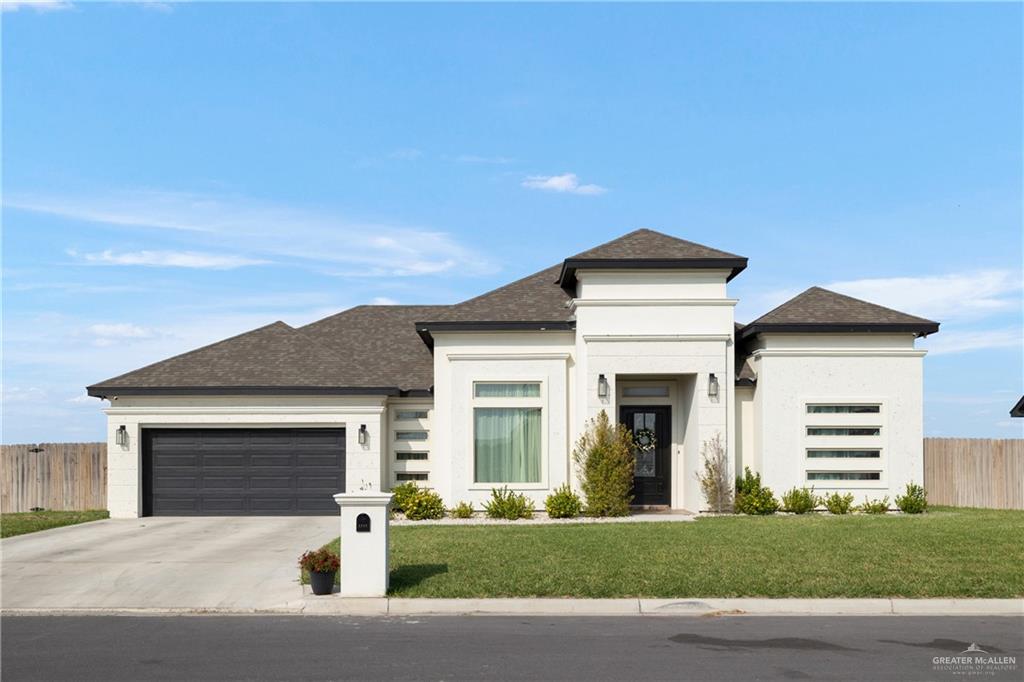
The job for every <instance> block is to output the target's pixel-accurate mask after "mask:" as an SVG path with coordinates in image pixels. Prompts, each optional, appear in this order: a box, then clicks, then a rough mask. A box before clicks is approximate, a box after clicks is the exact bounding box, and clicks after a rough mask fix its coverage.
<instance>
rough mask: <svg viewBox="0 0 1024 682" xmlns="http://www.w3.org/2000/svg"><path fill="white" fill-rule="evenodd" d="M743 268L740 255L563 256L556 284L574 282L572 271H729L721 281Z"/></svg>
mask: <svg viewBox="0 0 1024 682" xmlns="http://www.w3.org/2000/svg"><path fill="white" fill-rule="evenodd" d="M746 267H747V259H746V258H743V257H741V256H737V257H729V258H566V259H565V260H564V261H563V262H562V270H561V272H560V273H559V275H558V280H557V284H558V285H559V286H561V287H562V288H563V289H571V288H572V287H574V286H575V285H576V271H577V270H580V269H586V270H676V269H699V270H729V276H728V277H726V279H725V281H726V282H728V281H730V280H732V278H734V277H735V276H736V275H738V274H740V273H741V272H743V270H745V269H746Z"/></svg>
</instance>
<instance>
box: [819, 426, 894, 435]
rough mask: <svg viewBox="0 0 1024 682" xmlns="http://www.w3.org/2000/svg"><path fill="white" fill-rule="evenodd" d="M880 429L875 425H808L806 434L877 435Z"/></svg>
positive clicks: (879, 433) (880, 431)
mask: <svg viewBox="0 0 1024 682" xmlns="http://www.w3.org/2000/svg"><path fill="white" fill-rule="evenodd" d="M881 433H882V429H881V428H879V427H877V426H808V427H807V435H808V436H878V435H881Z"/></svg>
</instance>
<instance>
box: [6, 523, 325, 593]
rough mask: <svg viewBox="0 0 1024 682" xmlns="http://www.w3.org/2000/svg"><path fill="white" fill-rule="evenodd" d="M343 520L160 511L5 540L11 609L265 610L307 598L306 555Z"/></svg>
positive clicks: (7, 591)
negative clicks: (301, 565) (301, 574)
mask: <svg viewBox="0 0 1024 682" xmlns="http://www.w3.org/2000/svg"><path fill="white" fill-rule="evenodd" d="M339 524H340V521H339V517H337V516H307V517H245V518H239V517H199V518H185V517H152V518H143V519H132V520H107V521H96V522H93V523H88V524H83V525H80V526H67V527H64V528H55V529H53V530H47V531H42V532H39V533H30V534H28V535H20V536H17V537H13V538H6V539H4V540H0V553H2V557H0V562H2V563H0V604H2V607H3V608H4V609H80V608H111V609H126V608H161V609H204V608H232V609H240V610H242V609H265V608H273V607H276V606H281V605H283V604H285V603H286V602H289V601H295V600H297V599H300V598H301V596H302V586H301V585H299V582H298V568H297V560H298V557H299V555H300V554H301V553H302V552H303V551H305V550H306V549H315V548H317V547H320V546H321V545H323V544H324V543H326V542H328V541H329V540H332V539H333V538H336V537H338V535H339V530H340V529H339Z"/></svg>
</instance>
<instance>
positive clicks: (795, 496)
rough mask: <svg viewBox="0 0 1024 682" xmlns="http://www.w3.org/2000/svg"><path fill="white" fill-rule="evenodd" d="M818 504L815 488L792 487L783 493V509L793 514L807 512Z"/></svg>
mask: <svg viewBox="0 0 1024 682" xmlns="http://www.w3.org/2000/svg"><path fill="white" fill-rule="evenodd" d="M817 506H818V498H817V497H816V496H815V494H814V488H811V489H807V488H792V489H790V491H789V492H787V493H784V494H783V495H782V510H783V511H788V512H792V513H793V514H806V513H807V512H809V511H814V508H815V507H817Z"/></svg>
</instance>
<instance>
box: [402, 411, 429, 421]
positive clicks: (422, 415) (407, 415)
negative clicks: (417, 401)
mask: <svg viewBox="0 0 1024 682" xmlns="http://www.w3.org/2000/svg"><path fill="white" fill-rule="evenodd" d="M426 418H427V411H426V410H398V411H397V412H395V421H400V422H405V421H409V420H411V419H426Z"/></svg>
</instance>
